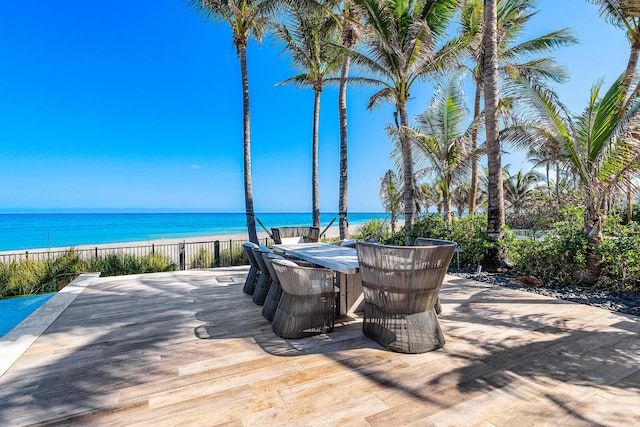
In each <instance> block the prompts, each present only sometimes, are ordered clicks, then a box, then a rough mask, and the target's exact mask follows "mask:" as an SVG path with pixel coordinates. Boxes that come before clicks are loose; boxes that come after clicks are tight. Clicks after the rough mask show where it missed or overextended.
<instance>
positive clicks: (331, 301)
mask: <svg viewBox="0 0 640 427" xmlns="http://www.w3.org/2000/svg"><path fill="white" fill-rule="evenodd" d="M272 266H273V269H274V271H275V273H276V275H277V276H278V279H279V281H280V285H281V286H282V298H281V299H280V303H279V304H278V308H277V310H276V314H275V316H274V318H273V325H272V327H273V332H275V333H276V334H277V335H279V336H281V337H282V338H302V337H307V336H311V335H318V334H323V333H327V332H331V331H333V324H334V318H335V311H336V292H335V288H334V285H333V283H334V272H333V270H329V269H326V268H314V267H301V266H299V265H297V264H296V263H294V262H292V261H289V260H279V259H277V260H273V262H272Z"/></svg>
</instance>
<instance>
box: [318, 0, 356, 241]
mask: <svg viewBox="0 0 640 427" xmlns="http://www.w3.org/2000/svg"><path fill="white" fill-rule="evenodd" d="M321 3H323V4H324V5H325V6H326V7H328V9H329V11H330V12H331V15H332V16H333V17H334V19H335V20H336V23H337V25H338V27H339V30H340V43H341V46H342V48H343V51H342V65H341V67H340V87H339V90H338V117H339V120H340V182H339V188H338V192H339V193H338V218H339V220H338V228H339V230H340V239H348V238H349V221H348V210H349V209H348V205H349V191H348V190H349V157H348V152H349V145H348V131H347V130H348V127H347V84H348V77H349V70H350V68H351V54H350V52H349V51H350V50H351V49H353V48H354V47H355V46H356V45H357V44H358V39H359V36H358V27H359V25H360V23H359V21H358V18H357V15H356V11H355V9H354V7H353V5H352V2H351V1H349V0H345V1H340V0H325V1H323V2H321Z"/></svg>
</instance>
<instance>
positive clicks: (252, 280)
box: [242, 242, 260, 295]
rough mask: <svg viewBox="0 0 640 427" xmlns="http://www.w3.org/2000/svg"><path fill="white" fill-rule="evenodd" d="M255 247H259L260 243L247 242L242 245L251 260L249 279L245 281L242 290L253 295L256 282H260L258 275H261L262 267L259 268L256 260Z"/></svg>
mask: <svg viewBox="0 0 640 427" xmlns="http://www.w3.org/2000/svg"><path fill="white" fill-rule="evenodd" d="M253 248H256V249H257V248H258V245H256V244H255V243H251V242H247V243H244V244H243V245H242V249H244V254H245V255H246V256H247V259H248V260H249V265H250V266H251V267H250V268H249V274H247V279H246V280H245V281H244V287H243V288H242V291H243V292H244V293H245V294H247V295H253V291H254V290H255V288H256V284H257V283H258V276H259V275H260V269H259V268H258V264H257V262H256V259H255V257H254V256H253V250H252V249H253Z"/></svg>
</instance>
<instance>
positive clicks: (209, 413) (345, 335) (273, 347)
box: [0, 269, 640, 426]
mask: <svg viewBox="0 0 640 427" xmlns="http://www.w3.org/2000/svg"><path fill="white" fill-rule="evenodd" d="M246 271H247V270H246V269H219V270H215V271H213V270H209V271H188V272H176V273H161V274H148V275H140V276H129V277H120V278H100V279H96V280H94V281H92V282H91V283H90V284H89V285H88V286H87V287H86V288H85V289H84V290H83V291H82V292H81V293H80V294H79V295H78V296H77V298H76V299H75V300H74V301H73V302H72V303H71V304H70V305H69V307H68V308H67V309H66V310H65V311H64V312H63V313H62V315H61V316H60V317H59V318H58V319H57V320H55V321H54V322H53V324H52V325H51V326H50V327H49V328H48V329H47V330H46V332H45V333H44V334H43V335H42V336H40V337H39V338H38V339H37V340H36V341H35V342H34V344H33V345H31V347H30V348H29V349H28V350H27V351H26V352H25V353H24V354H23V355H22V356H21V357H20V358H19V360H18V361H17V362H16V363H15V364H14V365H13V366H12V367H11V368H10V369H9V371H8V372H7V373H6V374H5V375H4V376H3V377H2V378H0V425H2V426H13V425H29V424H36V425H50V424H52V425H65V424H74V425H122V426H131V425H149V424H151V425H154V426H164V425H171V426H174V425H185V426H196V425H206V426H212V425H220V424H224V425H229V426H235V425H238V426H240V425H244V426H272V425H312V426H319V425H324V426H334V425H335V426H338V425H339V426H369V425H373V426H377V425H380V426H394V425H419V426H451V425H453V426H470V425H480V426H494V425H495V426H523V425H536V426H537V425H561V426H566V425H611V426H633V425H636V426H640V339H639V336H638V333H639V332H640V321H639V319H638V318H635V317H631V316H625V315H619V314H612V313H609V312H608V311H605V310H602V309H598V308H594V307H589V306H585V305H578V304H572V303H566V302H561V301H558V300H555V299H550V298H546V297H542V296H538V295H535V294H529V293H526V292H518V291H512V290H509V289H505V288H501V287H497V286H491V285H487V284H482V283H477V282H473V281H469V280H463V279H458V278H454V277H451V276H448V277H447V282H446V283H445V285H444V288H443V291H442V302H443V309H444V311H443V314H442V316H441V323H442V329H443V331H444V333H445V336H446V338H447V343H446V345H445V347H444V348H443V349H440V350H437V351H434V352H430V353H425V354H419V355H406V354H397V353H392V352H389V351H386V350H384V349H382V348H380V347H379V346H378V345H377V344H375V343H374V342H372V341H370V340H368V339H367V338H365V337H364V336H363V335H362V332H361V324H360V319H358V318H342V319H339V321H338V322H337V326H336V329H335V331H334V332H333V333H331V334H329V335H322V336H318V337H314V338H306V339H301V340H283V339H280V338H278V337H277V336H275V335H274V334H273V333H272V332H271V329H270V324H269V323H268V322H267V321H265V320H264V319H263V318H262V317H261V315H260V308H259V307H257V306H255V305H254V304H253V302H252V300H251V298H250V297H248V296H246V295H244V294H243V293H242V284H243V282H244V277H245V274H246Z"/></svg>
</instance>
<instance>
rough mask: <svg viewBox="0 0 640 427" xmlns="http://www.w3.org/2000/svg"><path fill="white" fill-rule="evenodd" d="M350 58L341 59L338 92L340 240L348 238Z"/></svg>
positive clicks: (345, 56) (346, 56)
mask: <svg viewBox="0 0 640 427" xmlns="http://www.w3.org/2000/svg"><path fill="white" fill-rule="evenodd" d="M350 65H351V56H350V55H349V54H344V56H343V57H342V71H341V74H340V91H339V94H338V112H339V116H340V189H339V192H340V194H339V200H338V215H339V224H338V225H339V229H340V239H348V238H349V219H348V217H347V210H348V206H347V205H348V200H349V178H348V172H349V163H348V150H347V148H348V146H347V76H348V75H349V66H350Z"/></svg>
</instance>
